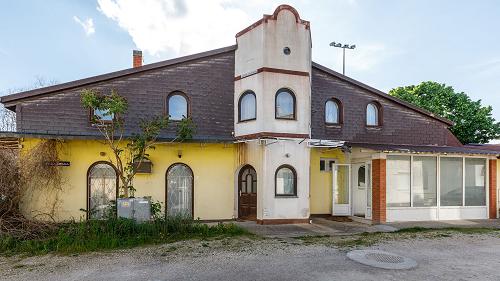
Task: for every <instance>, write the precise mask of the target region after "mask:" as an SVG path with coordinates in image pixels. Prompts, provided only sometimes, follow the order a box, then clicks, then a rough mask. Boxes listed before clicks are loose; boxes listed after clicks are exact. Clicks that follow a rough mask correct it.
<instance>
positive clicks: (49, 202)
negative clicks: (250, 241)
mask: <svg viewBox="0 0 500 281" xmlns="http://www.w3.org/2000/svg"><path fill="white" fill-rule="evenodd" d="M39 142H40V139H24V140H23V142H22V144H23V151H29V150H30V149H32V148H33V147H35V146H36V145H37V144H38V143H39ZM240 146H241V144H240ZM238 147H239V146H238V145H237V144H232V143H225V144H224V143H218V144H215V143H162V144H158V145H157V146H156V149H154V150H151V151H150V159H151V161H152V163H153V168H152V173H150V174H137V175H136V177H135V179H134V187H135V188H136V189H137V191H136V193H135V196H136V197H142V196H151V198H152V200H153V201H154V202H156V201H158V202H161V203H162V207H163V208H165V192H166V172H167V170H168V168H169V167H170V166H171V165H172V164H175V163H183V164H185V165H187V166H189V167H190V168H191V170H192V171H193V182H194V197H193V203H194V208H193V209H194V218H199V219H202V220H220V219H233V218H234V217H235V216H237V208H236V206H237V204H238V201H237V187H236V186H237V178H236V177H237V175H238V169H239V168H240V167H241V166H242V165H243V164H245V163H242V161H243V162H246V161H245V160H242V159H244V158H245V157H242V156H241V151H240V149H238ZM310 151H311V154H310V160H311V165H310V191H309V192H310V194H309V203H310V204H309V205H310V213H311V214H329V213H331V208H332V188H331V186H332V177H331V173H330V172H325V171H320V160H321V159H332V160H335V162H336V163H345V155H344V153H343V152H342V151H341V150H340V149H326V148H325V149H323V148H314V149H311V150H310ZM59 152H60V156H59V159H60V160H61V161H68V162H69V163H70V165H69V166H67V167H60V169H61V171H62V176H63V180H62V186H61V190H60V191H59V192H57V191H55V190H52V189H50V188H49V189H45V188H39V189H37V190H35V191H32V192H29V194H28V196H27V197H26V198H25V199H24V201H23V208H24V210H25V212H26V214H27V215H29V216H31V217H37V218H44V217H45V216H44V214H47V213H50V209H51V208H53V207H54V202H55V201H57V204H56V205H55V212H53V213H54V219H56V220H59V221H62V220H80V219H85V218H86V213H85V212H84V211H83V210H86V209H87V208H88V206H87V196H88V194H87V189H88V183H87V173H88V171H89V168H90V167H91V166H92V165H93V164H94V163H96V162H100V161H107V162H111V163H114V161H113V160H110V159H113V154H112V153H111V150H110V149H109V148H108V147H107V146H106V145H105V144H103V143H102V142H101V141H96V140H64V141H62V142H61V146H60V150H59ZM179 154H181V157H179ZM240 162H241V163H240ZM269 188H273V189H274V187H272V186H271V187H269Z"/></svg>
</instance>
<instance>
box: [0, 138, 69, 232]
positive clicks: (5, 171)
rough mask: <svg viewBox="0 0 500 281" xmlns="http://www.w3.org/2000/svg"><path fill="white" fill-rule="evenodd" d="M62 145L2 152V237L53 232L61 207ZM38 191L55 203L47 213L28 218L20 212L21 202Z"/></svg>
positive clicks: (51, 143)
mask: <svg viewBox="0 0 500 281" xmlns="http://www.w3.org/2000/svg"><path fill="white" fill-rule="evenodd" d="M58 147H59V142H58V141H56V140H45V141H41V142H40V143H38V144H37V145H35V146H34V147H33V148H32V149H30V150H29V151H27V152H25V153H21V152H20V151H19V150H17V149H0V171H1V175H0V203H1V204H0V235H1V234H4V235H10V236H13V237H17V238H36V237H39V236H41V235H42V236H43V234H44V232H46V231H50V230H51V229H52V228H53V223H51V222H49V221H50V220H52V221H54V219H53V218H54V214H55V213H56V209H57V207H58V200H57V198H58V193H59V192H60V190H61V179H62V176H61V171H60V168H59V167H57V166H56V165H51V163H55V162H57V161H58V160H59V149H58ZM37 191H42V193H43V194H50V195H51V197H52V198H54V200H52V201H50V202H46V204H48V206H45V208H44V210H45V212H44V213H33V214H30V215H31V217H33V218H39V219H41V220H33V219H32V218H27V217H26V216H25V214H24V213H23V211H22V210H21V207H22V206H21V202H22V200H23V199H28V198H29V197H28V196H33V195H34V194H36V193H37Z"/></svg>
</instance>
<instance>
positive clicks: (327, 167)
mask: <svg viewBox="0 0 500 281" xmlns="http://www.w3.org/2000/svg"><path fill="white" fill-rule="evenodd" d="M333 164H335V159H326V158H321V159H320V160H319V170H320V171H321V172H329V171H331V170H332V166H333Z"/></svg>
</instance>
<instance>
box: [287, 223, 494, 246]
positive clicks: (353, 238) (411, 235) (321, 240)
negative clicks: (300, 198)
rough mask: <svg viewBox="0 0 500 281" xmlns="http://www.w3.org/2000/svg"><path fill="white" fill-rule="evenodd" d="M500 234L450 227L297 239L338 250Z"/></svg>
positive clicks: (479, 229) (491, 229) (483, 230)
mask: <svg viewBox="0 0 500 281" xmlns="http://www.w3.org/2000/svg"><path fill="white" fill-rule="evenodd" d="M495 233H496V234H500V229H494V228H481V227H471V228H468V227H448V228H440V229H433V228H424V227H412V228H404V229H400V230H398V231H395V232H373V233H371V232H370V233H368V232H365V233H361V234H357V235H348V236H326V237H325V236H303V237H297V239H299V240H301V241H302V242H303V243H304V244H305V245H311V244H323V245H327V246H332V247H337V248H348V249H349V248H357V247H368V246H372V245H375V244H378V243H381V242H385V241H394V240H403V239H416V238H418V239H440V238H447V237H452V236H453V235H454V234H470V235H473V234H495Z"/></svg>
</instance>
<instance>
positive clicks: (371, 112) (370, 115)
mask: <svg viewBox="0 0 500 281" xmlns="http://www.w3.org/2000/svg"><path fill="white" fill-rule="evenodd" d="M380 115H381V114H380V105H378V104H377V103H375V102H371V103H369V104H368V105H367V106H366V125H367V126H380V125H381V122H380Z"/></svg>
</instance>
